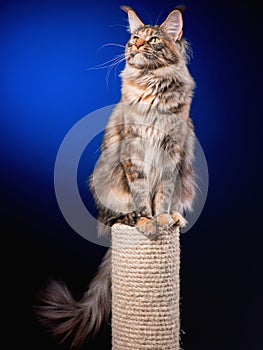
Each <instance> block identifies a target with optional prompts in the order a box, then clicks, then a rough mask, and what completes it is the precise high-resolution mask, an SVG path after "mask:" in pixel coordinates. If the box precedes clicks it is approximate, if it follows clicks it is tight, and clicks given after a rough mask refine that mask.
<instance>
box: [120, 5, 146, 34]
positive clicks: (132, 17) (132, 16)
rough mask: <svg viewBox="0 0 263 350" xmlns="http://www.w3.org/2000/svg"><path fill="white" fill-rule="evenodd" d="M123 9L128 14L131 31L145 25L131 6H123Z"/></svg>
mask: <svg viewBox="0 0 263 350" xmlns="http://www.w3.org/2000/svg"><path fill="white" fill-rule="evenodd" d="M121 9H122V10H123V11H124V12H126V13H127V14H128V20H129V26H130V32H131V33H133V32H135V31H136V30H137V29H138V28H140V27H143V26H144V24H143V22H142V21H141V20H140V18H139V17H138V16H137V15H136V13H135V11H133V10H132V9H131V8H130V7H129V6H121Z"/></svg>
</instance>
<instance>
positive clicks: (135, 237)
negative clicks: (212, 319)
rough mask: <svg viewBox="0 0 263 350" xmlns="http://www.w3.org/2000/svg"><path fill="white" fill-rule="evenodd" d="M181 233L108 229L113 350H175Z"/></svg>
mask: <svg viewBox="0 0 263 350" xmlns="http://www.w3.org/2000/svg"><path fill="white" fill-rule="evenodd" d="M179 293H180V232H179V228H177V227H176V228H173V229H169V230H163V231H162V232H161V235H160V236H159V237H158V239H156V240H150V239H148V238H147V237H145V236H144V235H143V234H141V233H140V232H139V231H138V230H137V229H136V228H133V227H130V226H126V225H121V224H115V225H114V226H113V227H112V350H146V349H147V350H179V349H180V294H179Z"/></svg>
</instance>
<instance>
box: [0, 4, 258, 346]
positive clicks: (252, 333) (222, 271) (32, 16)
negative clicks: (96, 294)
mask: <svg viewBox="0 0 263 350" xmlns="http://www.w3.org/2000/svg"><path fill="white" fill-rule="evenodd" d="M122 4H123V2H120V1H117V0H112V1H105V0H101V1H79V0H77V1H59V0H54V1H47V0H46V1H9V2H8V1H2V2H1V10H0V16H1V18H0V42H1V55H0V63H1V64H0V68H1V87H0V89H1V101H0V103H1V106H0V107H1V109H0V110H1V129H0V132H1V148H0V149H1V179H2V180H1V185H2V191H1V198H2V201H1V203H2V207H1V211H2V213H3V217H4V220H3V229H2V234H3V235H4V238H5V239H4V243H3V245H2V251H3V253H6V254H7V257H6V258H5V260H4V263H3V267H4V271H5V273H4V275H3V277H2V278H3V280H2V288H3V290H4V292H6V299H4V300H6V305H8V304H10V307H9V308H8V310H7V315H6V316H5V317H4V318H3V320H4V322H5V325H6V332H3V333H4V337H5V335H6V336H7V338H8V342H9V344H10V346H9V348H14V349H15V348H17V347H18V346H19V347H21V346H22V347H27V348H30V347H33V348H34V349H39V350H42V349H43V350H44V349H45V350H52V349H59V347H58V346H57V345H56V344H55V343H53V342H52V341H51V340H50V339H49V338H48V337H47V335H46V334H45V333H44V332H43V331H42V330H41V329H39V327H38V325H37V323H36V322H35V320H34V317H33V315H32V312H31V304H32V303H33V302H34V299H35V295H36V292H37V290H38V288H39V287H40V286H41V285H43V284H45V282H46V280H47V278H48V277H49V276H51V275H52V276H55V277H57V278H61V279H64V280H65V281H66V282H67V283H68V285H69V286H70V288H71V289H72V291H73V293H74V295H75V296H76V297H80V296H81V293H82V292H83V290H84V289H85V287H86V285H87V283H88V281H89V280H90V278H91V277H92V276H93V274H94V273H95V271H96V268H97V266H98V265H99V263H100V260H101V258H102V257H103V255H104V253H105V251H106V248H104V247H100V246H96V245H94V244H92V243H90V242H88V241H86V240H84V239H83V238H82V237H80V236H79V235H78V234H77V233H75V232H74V231H73V230H72V229H71V228H70V227H69V226H68V224H67V223H66V221H65V220H64V218H63V216H62V215H61V213H60V210H59V208H58V206H57V203H56V198H55V193H54V187H53V170H54V164H55V159H56V154H57V151H58V148H59V146H60V143H61V142H62V140H63V138H64V136H65V135H66V133H67V132H68V131H69V130H70V128H71V127H72V126H73V125H74V124H75V123H76V122H77V121H78V120H80V119H81V118H82V117H84V116H85V115H86V114H88V113H90V112H92V111H94V110H96V109H98V108H101V107H104V106H106V105H111V104H114V103H117V102H118V100H119V98H120V79H119V77H118V74H119V72H120V70H121V69H122V68H123V65H122V64H121V65H120V66H119V67H118V68H117V70H116V74H115V72H114V70H113V71H112V73H111V75H110V77H109V80H108V83H107V82H106V74H107V70H106V69H101V70H90V69H89V68H91V67H94V66H97V65H98V64H101V63H103V62H105V61H108V60H110V59H111V58H112V57H114V56H115V55H118V54H120V53H121V52H122V50H121V48H118V47H114V46H113V47H111V46H108V47H104V48H101V47H102V46H103V45H105V44H107V43H112V42H113V43H120V44H123V45H124V44H125V42H126V40H127V39H128V33H127V31H126V29H125V26H126V25H127V21H126V15H125V14H124V13H123V12H122V11H121V10H120V5H122ZM128 4H129V5H130V6H131V7H133V8H134V9H135V10H136V11H137V12H138V14H139V16H140V17H141V19H142V20H143V21H145V22H147V23H152V24H154V23H155V22H156V20H157V18H158V17H159V19H158V23H161V22H162V21H163V20H164V19H165V17H166V15H167V14H168V13H169V11H170V10H172V9H173V7H174V6H175V5H176V4H177V3H175V2H174V1H155V0H152V1H148V0H147V1H143V2H141V1H134V0H131V1H129V2H128ZM184 4H185V5H186V6H187V11H186V12H185V15H184V19H185V31H184V34H185V37H186V38H187V39H188V40H189V41H190V43H191V46H192V49H193V53H194V55H193V59H192V60H191V64H190V70H191V73H192V75H193V76H194V78H195V80H196V83H197V88H196V91H195V97H194V101H193V105H192V112H191V113H192V118H193V121H194V124H195V127H196V134H197V137H198V139H199V141H200V143H201V145H202V147H203V149H204V152H205V154H206V157H207V162H208V168H209V176H210V187H209V192H208V199H207V202H206V205H205V208H204V211H203V213H202V215H201V217H200V218H199V220H198V222H197V223H196V225H195V226H194V227H193V228H192V229H191V230H190V231H189V232H188V233H187V234H186V235H185V236H183V237H182V270H181V271H182V287H181V288H182V312H181V316H182V329H183V330H184V331H185V334H182V347H183V348H184V349H185V350H193V349H194V350H211V349H213V350H222V349H223V350H243V349H244V350H245V349H246V350H247V349H249V350H259V349H262V348H263V343H262V337H261V325H262V312H260V308H262V300H261V296H262V293H261V290H262V280H261V276H262V265H261V264H260V259H259V257H260V255H262V253H261V250H262V249H261V248H260V247H261V234H262V228H261V226H259V221H260V217H261V216H260V214H261V210H260V209H261V202H262V200H261V198H262V185H261V182H262V175H261V160H262V120H261V118H262V108H261V102H262V97H261V96H262V83H261V81H262V74H261V73H262V70H261V64H262V57H260V43H261V42H262V28H261V24H260V23H261V22H262V21H261V18H260V17H259V12H260V11H259V9H258V8H257V5H254V6H252V5H253V1H252V2H249V4H248V3H235V1H234V2H233V1H231V2H230V1H228V2H224V1H217V0H216V1H205V0H201V1H184ZM100 139H101V138H100V137H97V138H96V139H95V140H94V141H93V142H92V144H91V145H90V148H89V152H90V162H89V157H88V156H87V155H86V156H85V157H83V162H82V163H81V166H80V174H79V180H80V181H79V186H80V189H81V191H82V193H84V196H85V177H86V176H88V175H89V173H90V171H91V170H92V167H93V164H94V162H95V160H96V156H97V153H96V150H97V148H98V147H99V143H100ZM84 160H85V162H86V163H85V162H84ZM83 191H84V192H83ZM88 196H89V194H88V193H87V199H86V200H87V201H88V202H90V203H91V198H90V197H88ZM4 303H5V302H4ZM8 331H9V332H11V334H9V332H8ZM12 332H13V333H12ZM3 341H4V339H3ZM86 349H89V350H91V349H101V350H104V349H105V350H106V349H110V330H109V327H105V329H103V330H102V331H101V333H100V334H99V336H98V337H97V339H95V340H94V341H93V342H90V343H89V344H88V345H87V347H86Z"/></svg>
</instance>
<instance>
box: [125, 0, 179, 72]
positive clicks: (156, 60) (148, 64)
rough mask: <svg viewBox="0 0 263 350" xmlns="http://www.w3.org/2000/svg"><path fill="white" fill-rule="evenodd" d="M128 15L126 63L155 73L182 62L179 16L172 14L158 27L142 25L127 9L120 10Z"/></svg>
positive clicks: (135, 15) (173, 12)
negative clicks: (161, 68) (128, 34)
mask: <svg viewBox="0 0 263 350" xmlns="http://www.w3.org/2000/svg"><path fill="white" fill-rule="evenodd" d="M122 10H124V11H125V12H126V13H127V14H128V20H129V31H130V33H131V37H130V39H129V41H128V42H127V45H126V50H125V54H126V62H127V64H128V65H130V66H133V67H135V68H138V69H156V68H160V67H164V66H169V65H171V64H176V63H177V62H178V60H180V58H183V59H185V58H186V56H185V47H184V48H183V46H185V45H184V44H183V40H181V37H182V32H183V18H182V13H181V11H179V10H178V9H175V10H173V11H172V12H171V13H170V14H169V15H168V17H167V18H166V20H165V21H164V22H163V23H162V24H161V25H154V26H151V25H145V24H144V23H143V22H142V21H141V20H140V18H139V17H138V16H137V14H136V13H135V12H134V11H133V10H132V9H131V8H129V7H127V6H122Z"/></svg>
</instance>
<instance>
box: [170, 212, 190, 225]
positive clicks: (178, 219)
mask: <svg viewBox="0 0 263 350" xmlns="http://www.w3.org/2000/svg"><path fill="white" fill-rule="evenodd" d="M172 218H173V221H174V225H175V226H179V227H184V226H185V225H186V224H187V220H186V219H185V218H184V217H183V216H182V215H181V214H180V213H178V212H175V213H173V214H172Z"/></svg>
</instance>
